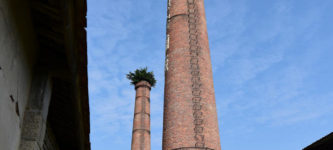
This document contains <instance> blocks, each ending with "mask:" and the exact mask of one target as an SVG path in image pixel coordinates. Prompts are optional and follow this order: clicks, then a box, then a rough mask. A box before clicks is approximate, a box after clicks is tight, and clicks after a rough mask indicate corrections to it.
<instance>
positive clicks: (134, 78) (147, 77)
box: [126, 67, 156, 87]
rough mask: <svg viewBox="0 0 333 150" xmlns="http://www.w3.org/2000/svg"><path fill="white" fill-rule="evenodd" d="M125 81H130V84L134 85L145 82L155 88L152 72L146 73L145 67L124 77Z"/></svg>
mask: <svg viewBox="0 0 333 150" xmlns="http://www.w3.org/2000/svg"><path fill="white" fill-rule="evenodd" d="M126 77H127V79H129V80H131V84H133V85H135V84H137V83H138V82H140V81H147V82H148V83H149V84H150V85H151V86H152V87H154V86H155V84H156V80H155V77H154V73H153V72H148V71H147V67H145V68H140V69H136V70H135V71H134V73H133V72H129V73H128V74H127V75H126Z"/></svg>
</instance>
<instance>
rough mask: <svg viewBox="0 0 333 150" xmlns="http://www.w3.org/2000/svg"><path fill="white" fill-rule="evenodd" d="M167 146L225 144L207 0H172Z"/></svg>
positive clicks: (215, 148)
mask: <svg viewBox="0 0 333 150" xmlns="http://www.w3.org/2000/svg"><path fill="white" fill-rule="evenodd" d="M164 96H165V97H164V121H163V150H220V149H221V146H220V137H219V129H218V121H217V112H216V104H215V94H214V86H213V77H212V67H211V59H210V52H209V45H208V35H207V29H206V19H205V9H204V0H169V1H168V18H167V42H166V64H165V94H164Z"/></svg>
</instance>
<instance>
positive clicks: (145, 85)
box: [135, 80, 151, 90]
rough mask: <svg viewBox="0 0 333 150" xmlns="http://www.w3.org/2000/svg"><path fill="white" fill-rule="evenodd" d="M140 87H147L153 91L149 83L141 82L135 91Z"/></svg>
mask: <svg viewBox="0 0 333 150" xmlns="http://www.w3.org/2000/svg"><path fill="white" fill-rule="evenodd" d="M139 87H146V88H148V89H149V90H151V85H150V84H149V82H147V81H144V80H143V81H140V82H138V83H137V84H135V89H137V88H139Z"/></svg>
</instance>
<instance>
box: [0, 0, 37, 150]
mask: <svg viewBox="0 0 333 150" xmlns="http://www.w3.org/2000/svg"><path fill="white" fill-rule="evenodd" d="M9 2H10V3H9ZM27 6H28V5H27V4H26V1H25V0H0V67H1V69H0V150H17V149H18V147H19V142H20V134H21V133H20V132H21V124H22V122H23V120H22V119H23V114H24V110H25V106H26V103H27V100H28V97H29V90H30V85H31V79H32V70H33V69H32V67H33V64H34V59H35V58H34V57H35V56H34V54H35V47H34V45H35V44H34V43H35V42H34V40H33V39H34V36H33V31H32V24H31V20H30V17H29V16H30V15H29V13H28V12H29V11H28V9H27V8H28V7H27ZM11 8H15V9H11ZM11 95H12V97H13V101H12V99H11V98H10V96H11ZM16 102H17V103H18V108H19V115H17V113H16Z"/></svg>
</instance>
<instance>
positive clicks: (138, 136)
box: [132, 81, 151, 150]
mask: <svg viewBox="0 0 333 150" xmlns="http://www.w3.org/2000/svg"><path fill="white" fill-rule="evenodd" d="M150 89H151V85H150V84H149V83H148V82H146V81H141V82H139V83H137V84H136V85H135V90H136V95H135V110H134V119H133V133H132V150H150Z"/></svg>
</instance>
